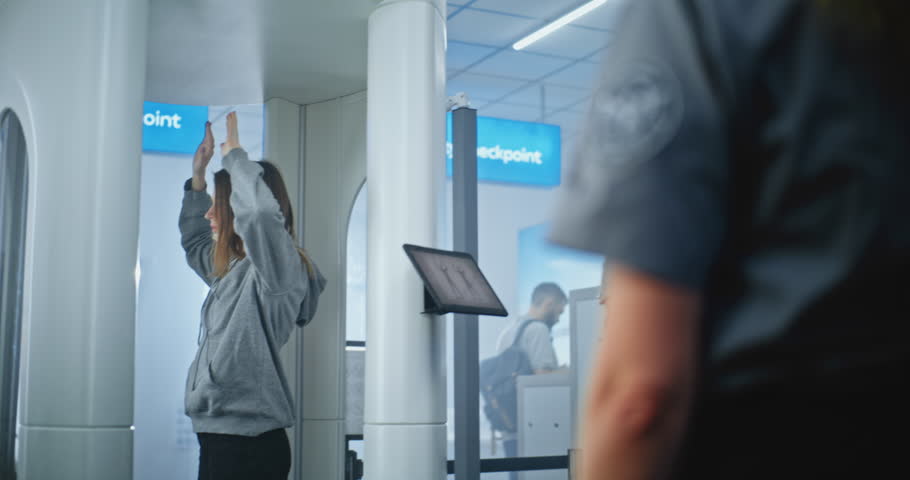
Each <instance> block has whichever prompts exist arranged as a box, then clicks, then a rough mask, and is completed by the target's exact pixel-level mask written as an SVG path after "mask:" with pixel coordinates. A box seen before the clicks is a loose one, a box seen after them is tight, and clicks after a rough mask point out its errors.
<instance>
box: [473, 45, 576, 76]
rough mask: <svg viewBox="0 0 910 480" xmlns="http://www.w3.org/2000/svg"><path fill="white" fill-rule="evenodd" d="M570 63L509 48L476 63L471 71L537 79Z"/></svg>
mask: <svg viewBox="0 0 910 480" xmlns="http://www.w3.org/2000/svg"><path fill="white" fill-rule="evenodd" d="M570 63H571V61H570V60H566V59H560V58H554V57H547V56H543V55H535V54H533V53H525V52H516V51H514V50H512V49H507V50H503V51H501V52H499V53H497V54H496V55H493V56H492V57H490V58H488V59H486V60H484V61H483V62H481V63H479V64H477V65H475V66H474V67H473V68H472V69H471V71H472V72H476V73H480V74H484V75H497V76H501V77H512V78H519V79H523V80H536V79H538V78H541V77H544V76H546V75H547V74H550V73H553V72H555V71H556V70H559V69H561V68H564V67H566V66H568V65H569V64H570Z"/></svg>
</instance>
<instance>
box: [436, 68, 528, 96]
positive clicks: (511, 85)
mask: <svg viewBox="0 0 910 480" xmlns="http://www.w3.org/2000/svg"><path fill="white" fill-rule="evenodd" d="M522 85H524V82H522V81H520V80H512V79H508V78H499V77H490V76H487V75H477V74H473V73H462V74H460V75H457V76H455V77H454V78H452V79H451V80H449V81H448V82H447V85H446V92H447V94H448V95H450V96H451V95H455V94H456V93H458V92H465V93H466V94H468V98H469V99H471V100H474V99H477V100H495V99H498V98H500V97H503V96H505V95H507V94H508V93H509V92H511V91H513V90H515V89H517V88H519V87H521V86H522Z"/></svg>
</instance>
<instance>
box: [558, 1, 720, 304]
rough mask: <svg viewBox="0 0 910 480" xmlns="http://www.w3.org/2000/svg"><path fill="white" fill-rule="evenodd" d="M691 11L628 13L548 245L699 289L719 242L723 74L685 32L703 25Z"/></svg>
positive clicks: (637, 7)
mask: <svg viewBox="0 0 910 480" xmlns="http://www.w3.org/2000/svg"><path fill="white" fill-rule="evenodd" d="M695 3H696V2H695V1H686V0H682V1H665V0H635V1H633V2H632V5H630V7H628V10H627V12H626V13H625V17H624V18H623V20H622V21H621V22H620V25H619V29H618V30H617V32H616V36H615V37H614V41H613V42H612V44H611V47H609V48H608V49H607V53H606V56H605V58H604V65H603V71H602V73H601V77H600V79H599V83H598V85H596V88H595V91H594V95H593V97H592V102H591V106H590V109H589V114H588V117H587V120H586V123H585V126H584V131H583V133H582V137H581V140H580V141H579V143H578V144H577V145H576V146H575V154H574V155H573V158H571V159H570V162H571V166H570V172H569V175H568V178H567V182H566V184H565V185H564V187H563V189H562V190H561V193H560V195H561V196H560V200H559V202H558V204H557V209H556V210H555V212H554V219H553V222H552V230H551V232H550V239H551V240H552V241H554V242H555V243H559V244H562V245H565V246H569V247H574V248H579V249H583V250H588V251H593V252H597V253H600V254H604V255H605V256H606V257H607V258H608V259H609V260H610V261H611V262H613V263H619V264H623V265H625V266H628V267H630V268H634V269H637V270H640V271H643V272H645V273H649V274H652V275H656V276H658V277H660V278H662V279H664V280H667V281H670V282H672V283H677V284H681V285H684V286H689V287H693V288H699V287H700V286H701V284H702V283H703V282H704V280H705V277H706V275H707V272H708V270H709V268H710V266H711V264H712V262H713V260H714V258H715V256H716V253H717V250H718V248H719V245H720V242H721V237H722V235H723V232H724V225H725V209H724V203H725V201H724V199H725V196H726V191H727V183H728V162H729V159H728V158H727V138H726V134H725V130H726V128H727V126H726V125H725V117H726V113H725V107H724V105H723V103H724V102H723V101H722V100H721V98H723V96H724V95H723V94H722V92H721V90H722V88H721V86H720V83H719V79H720V78H722V77H723V76H724V75H723V69H722V67H721V66H720V64H719V62H718V61H717V60H716V59H715V58H712V56H711V55H712V54H711V51H712V49H711V46H710V45H709V43H710V42H708V41H706V39H705V38H703V37H701V31H702V29H704V28H706V27H705V25H699V26H696V25H695V23H703V22H702V20H704V19H702V20H699V19H696V18H693V16H697V15H699V13H698V8H695V6H694V4H695ZM703 3H706V4H707V3H709V2H703ZM702 13H704V12H702Z"/></svg>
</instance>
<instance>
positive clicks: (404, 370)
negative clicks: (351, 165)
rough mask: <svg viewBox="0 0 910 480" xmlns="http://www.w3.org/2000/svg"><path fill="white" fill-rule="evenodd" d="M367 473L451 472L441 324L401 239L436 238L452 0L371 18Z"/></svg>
mask: <svg viewBox="0 0 910 480" xmlns="http://www.w3.org/2000/svg"><path fill="white" fill-rule="evenodd" d="M368 38H369V40H368V41H369V54H368V67H367V92H368V94H367V182H368V185H369V196H368V204H367V205H368V207H367V208H368V212H369V213H368V229H367V231H368V246H367V255H368V273H367V358H366V386H365V389H366V399H365V405H364V407H365V413H364V421H365V425H364V441H365V446H366V453H365V458H364V469H365V472H364V478H369V479H370V480H400V479H405V478H407V479H418V478H419V479H427V480H441V479H444V478H446V469H445V465H446V464H445V462H446V425H445V422H446V397H445V388H446V387H445V385H446V383H445V374H446V363H445V323H444V321H443V320H442V319H441V318H438V317H435V316H431V315H424V314H421V313H420V312H421V311H423V306H424V305H423V284H422V283H421V281H420V278H419V276H418V275H417V272H416V271H415V270H414V269H413V267H412V266H411V264H410V262H409V261H408V259H407V257H406V255H405V254H404V251H403V250H402V244H404V243H413V244H417V245H423V246H429V247H434V246H436V245H437V244H438V243H439V242H440V241H441V239H439V238H437V234H436V232H437V220H438V218H439V215H440V213H441V212H440V209H441V207H442V205H443V197H442V195H443V192H444V189H443V185H444V183H443V182H444V175H445V173H444V165H445V164H444V158H445V147H444V140H445V2H443V1H442V0H404V1H401V0H385V1H384V2H382V3H381V4H380V5H379V6H378V7H377V8H376V10H375V11H374V12H373V13H372V15H371V16H370V20H369V37H368Z"/></svg>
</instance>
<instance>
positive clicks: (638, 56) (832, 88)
mask: <svg viewBox="0 0 910 480" xmlns="http://www.w3.org/2000/svg"><path fill="white" fill-rule="evenodd" d="M908 3H910V2H904V1H900V0H839V1H824V0H762V1H754V0H723V1H716V0H635V1H634V2H632V4H631V6H630V7H629V8H628V10H627V11H626V13H625V16H624V17H623V18H622V20H621V21H620V22H619V27H618V30H617V31H616V32H615V37H614V40H613V42H612V44H611V47H610V48H609V49H608V52H607V57H606V64H605V66H604V69H603V73H602V77H601V78H600V82H599V85H598V87H597V89H596V91H595V93H594V96H593V101H592V106H591V109H590V114H589V118H588V121H587V123H586V127H585V128H586V130H587V131H586V133H585V135H584V136H583V140H582V141H581V144H580V145H579V146H578V148H577V155H576V158H575V163H574V165H573V167H572V168H573V170H572V173H571V174H570V178H569V179H568V182H567V185H566V187H565V189H564V195H563V198H562V200H561V204H560V208H559V209H558V210H557V211H559V212H560V213H559V215H558V218H557V219H556V220H555V222H554V228H553V232H552V233H551V237H552V239H553V240H555V241H556V242H558V243H561V244H564V245H567V246H571V247H576V248H581V249H585V250H590V251H594V252H598V253H601V254H604V255H606V257H607V258H609V259H611V264H610V267H609V268H610V271H609V280H608V283H607V287H606V288H607V298H608V301H607V305H606V317H608V318H609V321H608V322H606V323H605V328H606V332H605V335H604V338H605V340H604V344H603V346H602V349H601V351H600V352H599V353H598V357H597V359H596V364H595V365H596V367H595V370H594V374H593V376H592V378H591V380H590V382H591V384H590V387H589V392H590V394H589V397H588V406H587V409H586V414H585V418H584V420H583V425H584V427H583V428H584V434H583V442H582V443H583V444H582V453H581V456H582V468H583V472H582V473H583V477H582V478H585V479H588V480H593V479H600V478H609V479H614V478H615V479H624V480H628V479H645V478H647V479H652V478H692V479H711V478H724V479H752V478H754V479H772V478H773V479H787V478H799V479H809V478H812V479H816V478H824V479H831V478H851V479H859V478H910V476H908V471H910V464H908V462H906V461H904V460H903V458H904V456H905V453H904V452H903V450H904V448H903V446H902V445H901V443H899V442H898V441H897V440H896V439H897V438H902V437H903V436H904V435H906V432H907V431H910V421H908V417H910V415H908V413H907V410H908V408H910V395H908V393H907V392H908V391H910V388H907V387H908V386H910V385H908V378H910V370H908V367H910V361H908V358H910V318H908V312H910V288H908V272H910V220H908V218H907V211H908V210H910V187H908V186H907V183H908V182H910V135H908V131H907V119H906V117H907V112H908V111H910V110H908V107H910V101H908V95H907V90H906V85H907V83H906V81H907V75H906V74H905V73H904V72H903V66H904V65H905V64H906V63H907V61H908V60H910V55H908V52H910V48H908V39H910V33H906V32H907V31H908V29H910V15H908V9H910V6H908ZM892 434H895V435H892ZM903 438H905V437H903ZM892 439H894V440H892ZM885 472H887V475H886V473H885ZM901 472H903V473H901Z"/></svg>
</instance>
